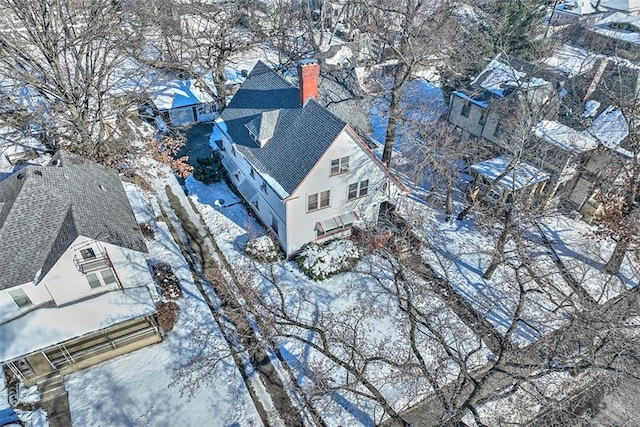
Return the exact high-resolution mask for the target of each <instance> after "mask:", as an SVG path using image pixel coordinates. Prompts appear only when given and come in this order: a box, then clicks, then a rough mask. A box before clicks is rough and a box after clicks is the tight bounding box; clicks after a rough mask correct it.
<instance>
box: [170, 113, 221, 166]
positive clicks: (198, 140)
mask: <svg viewBox="0 0 640 427" xmlns="http://www.w3.org/2000/svg"><path fill="white" fill-rule="evenodd" d="M212 129H213V123H211V122H209V123H198V124H196V125H193V126H192V127H190V128H189V129H188V130H187V131H186V132H185V136H186V138H187V141H186V143H185V145H184V147H182V148H181V149H180V151H178V154H177V155H176V157H178V158H179V157H182V156H189V160H188V161H187V163H189V164H190V165H191V166H195V164H196V159H198V158H200V157H209V156H210V155H211V147H210V146H209V137H210V136H211V130H212Z"/></svg>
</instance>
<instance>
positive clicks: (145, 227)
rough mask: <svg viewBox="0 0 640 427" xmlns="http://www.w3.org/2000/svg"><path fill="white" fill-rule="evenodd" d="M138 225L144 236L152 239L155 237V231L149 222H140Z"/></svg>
mask: <svg viewBox="0 0 640 427" xmlns="http://www.w3.org/2000/svg"><path fill="white" fill-rule="evenodd" d="M138 225H139V226H140V231H141V232H142V235H143V236H144V237H145V238H147V239H149V240H153V238H154V237H156V232H155V230H154V229H153V224H151V223H150V222H141V223H139V224H138Z"/></svg>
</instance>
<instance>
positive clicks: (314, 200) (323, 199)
mask: <svg viewBox="0 0 640 427" xmlns="http://www.w3.org/2000/svg"><path fill="white" fill-rule="evenodd" d="M318 202H319V203H318ZM330 204H331V190H327V191H323V192H321V193H320V197H318V193H315V194H309V195H308V196H307V212H311V211H316V210H318V209H322V208H326V207H327V206H329V205H330Z"/></svg>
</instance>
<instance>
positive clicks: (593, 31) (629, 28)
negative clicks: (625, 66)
mask: <svg viewBox="0 0 640 427" xmlns="http://www.w3.org/2000/svg"><path fill="white" fill-rule="evenodd" d="M577 41H578V43H580V44H581V45H583V46H585V47H587V48H589V49H592V50H593V51H595V52H600V53H603V54H606V55H611V56H618V57H620V58H624V59H628V60H631V61H637V60H638V58H639V55H640V17H638V16H634V15H628V14H626V13H623V12H616V13H612V14H607V15H605V16H602V17H600V19H598V20H596V21H595V22H594V24H593V25H592V26H589V27H586V28H585V29H584V34H583V35H582V36H581V37H579V38H578V40H577Z"/></svg>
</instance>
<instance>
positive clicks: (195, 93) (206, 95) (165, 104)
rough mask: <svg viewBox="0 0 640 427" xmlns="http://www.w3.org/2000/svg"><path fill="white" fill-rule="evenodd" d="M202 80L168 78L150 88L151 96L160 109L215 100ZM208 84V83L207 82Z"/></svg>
mask: <svg viewBox="0 0 640 427" xmlns="http://www.w3.org/2000/svg"><path fill="white" fill-rule="evenodd" d="M200 81H201V80H196V79H190V80H168V81H165V82H162V83H158V84H156V85H154V86H152V87H150V88H149V90H148V93H149V98H151V101H152V102H153V104H154V105H155V106H156V108H157V109H158V110H159V111H165V110H171V109H173V108H180V107H187V106H189V105H198V104H208V103H211V102H214V101H215V100H214V98H213V96H212V95H211V93H210V92H209V91H210V90H211V91H213V89H211V88H210V87H209V86H208V85H207V87H206V88H204V87H202V83H200ZM205 84H206V83H205Z"/></svg>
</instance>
